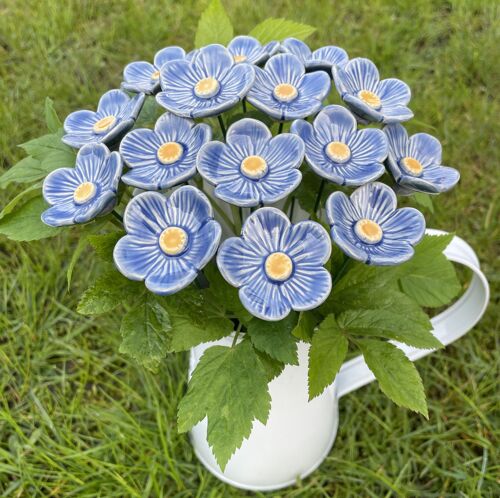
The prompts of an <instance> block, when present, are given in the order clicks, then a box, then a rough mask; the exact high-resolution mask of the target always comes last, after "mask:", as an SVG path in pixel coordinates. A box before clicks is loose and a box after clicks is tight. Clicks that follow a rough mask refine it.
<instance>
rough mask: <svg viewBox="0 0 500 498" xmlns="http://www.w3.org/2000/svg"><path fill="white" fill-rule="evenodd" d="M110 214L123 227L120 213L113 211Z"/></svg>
mask: <svg viewBox="0 0 500 498" xmlns="http://www.w3.org/2000/svg"><path fill="white" fill-rule="evenodd" d="M111 214H112V215H113V216H114V217H115V218H116V219H117V220H118V221H119V222H120V223H121V224H122V225H123V217H122V215H121V214H120V213H118V212H116V210H114V209H113V211H111Z"/></svg>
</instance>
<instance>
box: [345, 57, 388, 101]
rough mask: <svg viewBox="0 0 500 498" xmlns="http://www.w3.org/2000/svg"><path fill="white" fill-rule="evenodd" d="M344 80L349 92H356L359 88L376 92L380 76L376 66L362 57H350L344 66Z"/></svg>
mask: <svg viewBox="0 0 500 498" xmlns="http://www.w3.org/2000/svg"><path fill="white" fill-rule="evenodd" d="M344 74H345V81H344V84H345V85H346V87H347V89H348V91H349V93H352V94H356V93H357V92H359V91H360V90H369V91H371V92H376V91H377V90H378V84H379V80H380V76H379V73H378V69H377V66H375V64H374V63H373V62H372V61H371V60H369V59H364V58H362V57H356V58H355V59H351V60H350V61H349V62H348V63H347V64H346V66H345V68H344Z"/></svg>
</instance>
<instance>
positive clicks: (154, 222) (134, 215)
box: [123, 192, 170, 240]
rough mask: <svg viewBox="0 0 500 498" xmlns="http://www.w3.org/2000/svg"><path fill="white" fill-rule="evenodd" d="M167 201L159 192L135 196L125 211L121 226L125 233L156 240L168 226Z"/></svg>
mask: <svg viewBox="0 0 500 498" xmlns="http://www.w3.org/2000/svg"><path fill="white" fill-rule="evenodd" d="M167 210H168V201H167V198H166V197H165V196H164V195H163V194H160V193H159V192H143V193H142V194H139V195H137V196H135V197H134V198H133V199H132V200H131V201H130V202H129V203H128V204H127V207H126V209H125V214H124V216H123V225H124V227H125V230H126V231H127V233H129V234H131V235H134V236H136V237H140V238H144V239H146V238H149V239H150V238H154V239H155V240H157V238H158V236H159V235H160V233H161V232H162V231H163V229H164V228H165V227H166V226H168V225H169V224H170V223H169V222H168V217H167Z"/></svg>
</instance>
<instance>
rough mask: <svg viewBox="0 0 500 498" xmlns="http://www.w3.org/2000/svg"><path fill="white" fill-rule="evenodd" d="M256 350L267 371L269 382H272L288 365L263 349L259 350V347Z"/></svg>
mask: <svg viewBox="0 0 500 498" xmlns="http://www.w3.org/2000/svg"><path fill="white" fill-rule="evenodd" d="M255 352H256V353H257V356H258V357H259V360H260V362H261V364H262V366H263V367H264V370H265V371H266V374H267V380H268V382H271V381H272V380H273V379H275V378H276V377H278V375H280V374H281V372H283V369H284V368H285V366H286V365H285V364H284V363H283V362H281V361H278V360H275V359H274V358H271V357H270V356H269V355H268V354H266V353H264V352H263V351H259V350H258V349H256V350H255Z"/></svg>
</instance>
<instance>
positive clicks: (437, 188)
mask: <svg viewBox="0 0 500 498" xmlns="http://www.w3.org/2000/svg"><path fill="white" fill-rule="evenodd" d="M459 180H460V173H459V172H458V171H457V170H456V169H454V168H449V167H448V166H427V167H426V168H425V169H424V171H423V172H422V174H421V175H420V176H419V177H415V176H410V175H401V177H400V180H399V184H400V185H401V186H402V187H406V188H408V189H410V194H411V193H413V192H414V191H418V192H425V193H428V194H439V193H442V192H447V191H448V190H450V189H451V188H453V187H454V186H455V185H456V184H457V183H458V181H459Z"/></svg>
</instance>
